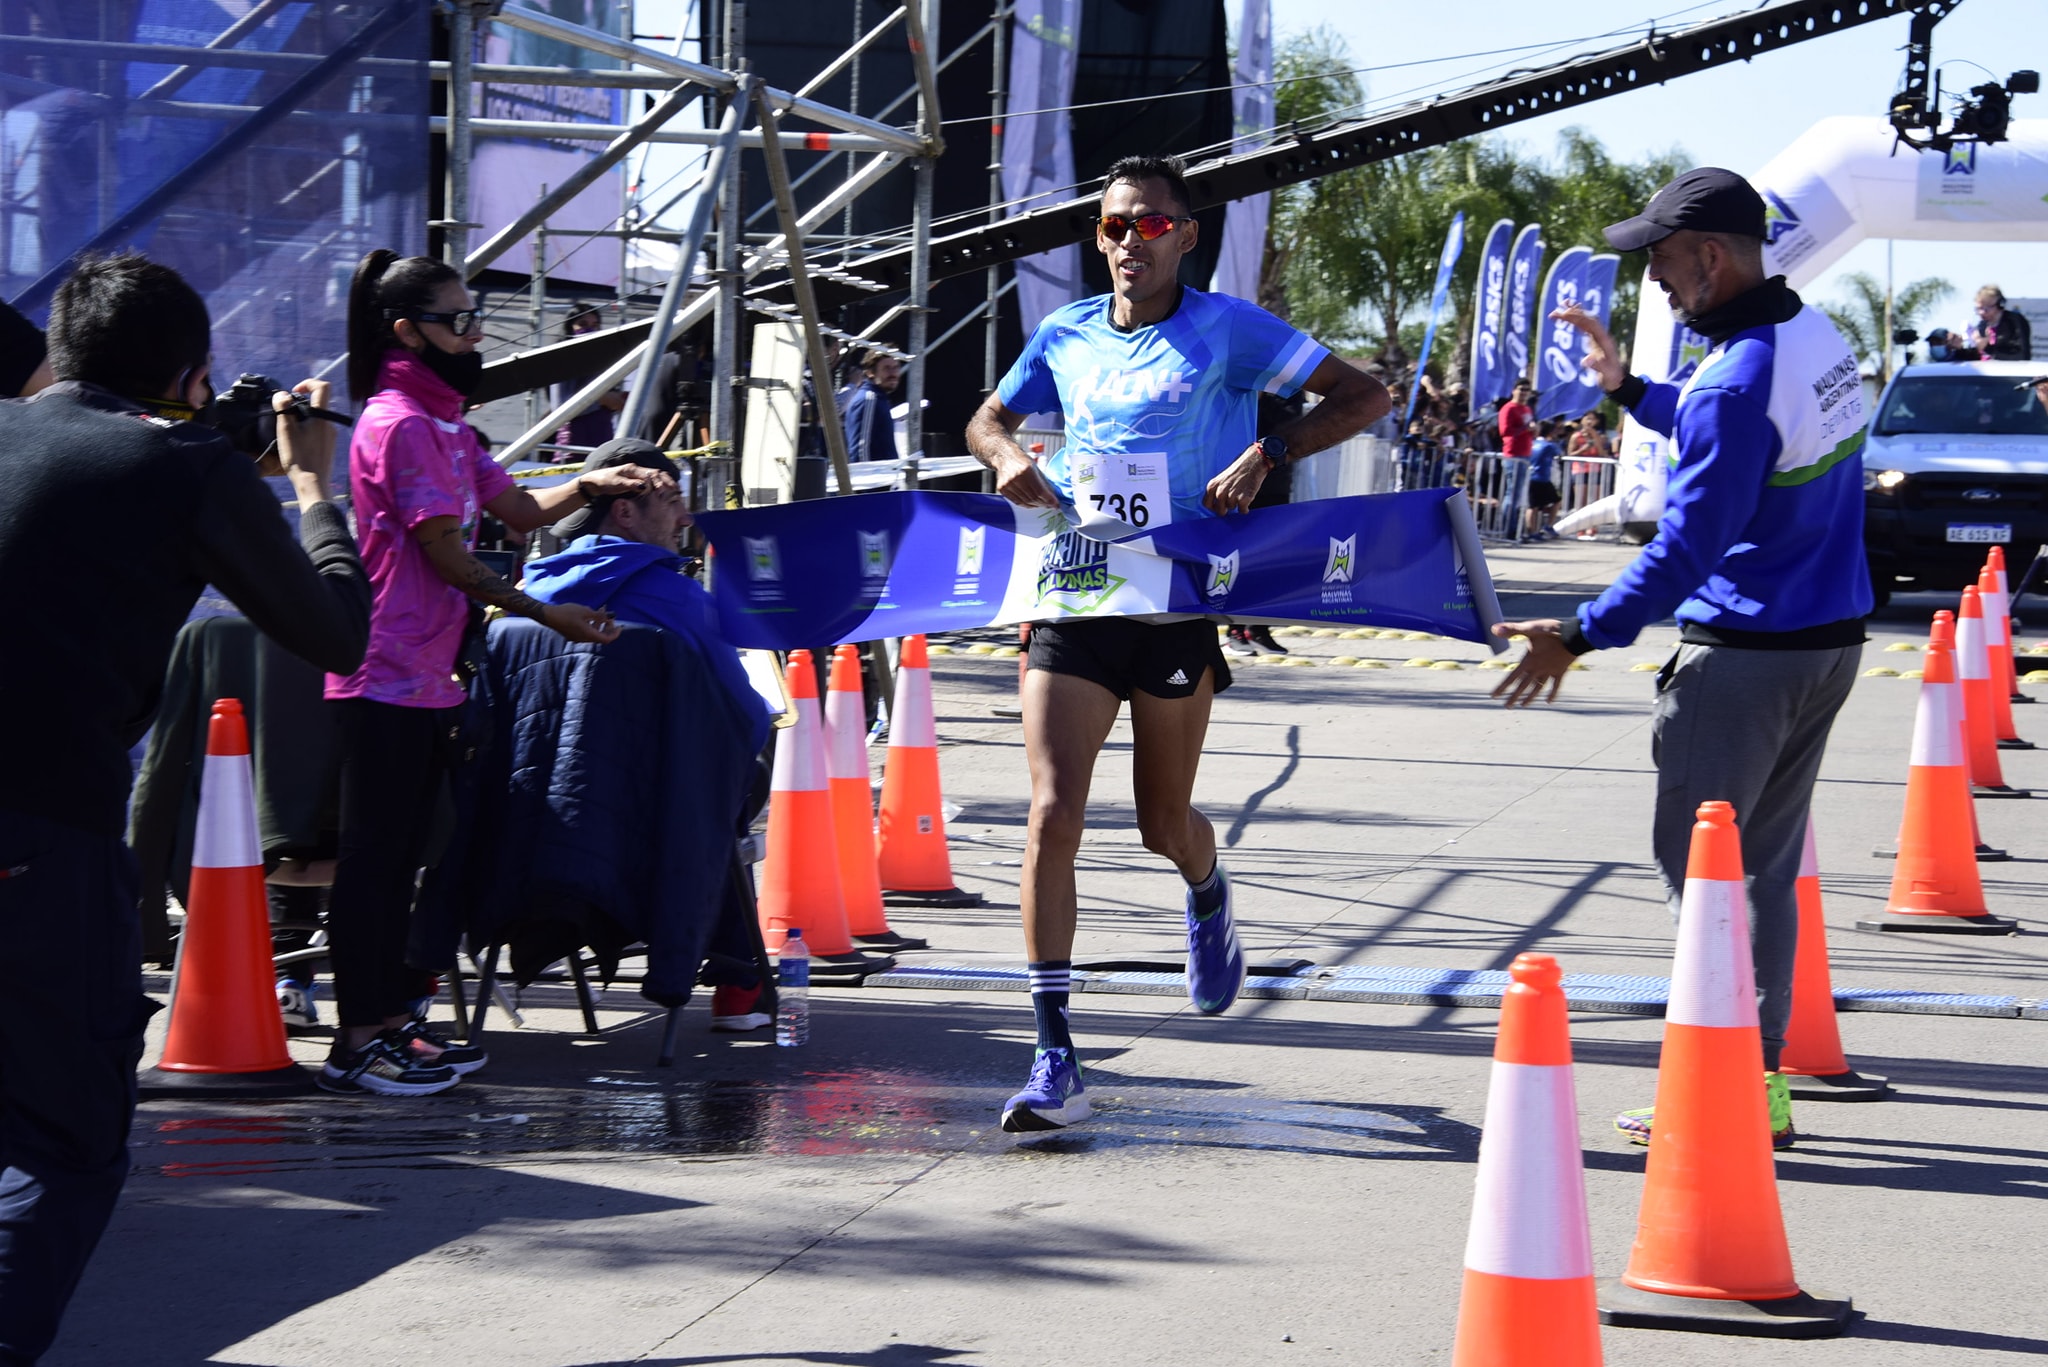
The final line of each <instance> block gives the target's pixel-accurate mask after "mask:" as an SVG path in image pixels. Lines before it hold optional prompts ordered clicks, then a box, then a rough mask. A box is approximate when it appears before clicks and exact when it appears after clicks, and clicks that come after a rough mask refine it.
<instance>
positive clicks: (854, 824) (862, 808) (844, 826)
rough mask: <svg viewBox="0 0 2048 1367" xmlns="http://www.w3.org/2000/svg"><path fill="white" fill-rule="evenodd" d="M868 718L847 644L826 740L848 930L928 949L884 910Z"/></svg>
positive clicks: (837, 658)
mask: <svg viewBox="0 0 2048 1367" xmlns="http://www.w3.org/2000/svg"><path fill="white" fill-rule="evenodd" d="M867 721H868V716H867V701H866V698H865V695H863V694H862V692H861V686H860V647H859V646H854V645H844V646H841V647H839V648H838V649H837V650H835V651H833V652H832V680H831V687H830V688H828V689H827V690H826V692H825V743H826V773H827V776H828V778H829V780H830V784H831V789H832V828H833V836H834V838H835V840H836V842H837V844H838V849H839V889H840V892H841V893H842V894H843V896H844V898H845V901H846V929H847V931H848V932H849V933H850V934H851V935H852V937H853V938H854V940H856V941H858V942H859V943H861V944H864V945H877V946H882V947H885V948H888V949H923V948H925V941H923V940H913V939H911V938H909V937H908V936H904V935H898V934H897V933H896V932H895V931H893V930H891V929H889V918H888V915H887V914H886V913H885V912H884V911H883V910H882V884H881V880H880V879H879V878H878V877H877V876H876V874H875V791H874V783H873V780H872V779H870V778H869V777H868V726H867Z"/></svg>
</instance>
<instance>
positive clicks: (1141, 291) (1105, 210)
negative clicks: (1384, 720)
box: [967, 157, 1389, 1131]
mask: <svg viewBox="0 0 2048 1367" xmlns="http://www.w3.org/2000/svg"><path fill="white" fill-rule="evenodd" d="M1191 207H1192V204H1191V201H1190V199H1189V196H1188V188H1187V185H1186V183H1185V182H1184V181H1183V180H1182V179H1181V165H1180V162H1179V161H1178V160H1175V159H1172V158H1162V157H1126V158H1124V159H1123V160H1122V161H1119V162H1117V163H1116V164H1115V165H1114V166H1112V167H1110V168H1109V174H1108V175H1107V176H1105V177H1104V180H1103V194H1102V219H1101V222H1100V223H1099V224H1098V225H1097V230H1096V235H1095V248H1096V250H1097V251H1099V252H1101V253H1102V254H1103V255H1104V256H1105V257H1107V258H1108V259H1109V271H1110V279H1111V283H1112V286H1113V292H1112V293H1110V294H1106V295H1096V296H1095V297H1094V298H1092V299H1083V300H1080V301H1079V302H1077V303H1073V304H1069V305H1067V306H1066V307H1064V308H1061V309H1058V310H1056V311H1055V312H1053V313H1052V314H1050V315H1048V316H1047V317H1046V319H1045V321H1043V322H1042V323H1040V324H1039V325H1038V329H1037V331H1036V332H1034V333H1033V334H1032V336H1031V340H1030V342H1029V343H1028V344H1027V345H1026V346H1025V348H1024V354H1023V355H1022V356H1021V357H1019V358H1018V360H1017V363H1016V364H1015V365H1014V366H1012V367H1011V368H1010V373H1009V374H1008V375H1006V376H1005V377H1004V378H1003V382H1002V384H1001V385H1000V386H999V387H998V388H997V389H996V392H995V393H994V394H992V395H990V396H989V398H988V399H987V401H986V402H984V403H983V404H982V406H981V409H980V411H978V412H977V413H976V414H975V415H974V419H973V421H972V422H970V423H969V424H968V426H967V446H968V449H969V450H971V451H973V452H974V454H975V455H976V456H978V457H980V459H981V460H982V462H983V463H984V464H986V465H988V466H989V467H991V468H992V469H993V470H994V471H995V473H996V489H997V491H998V492H999V493H1001V494H1002V495H1003V496H1004V497H1005V498H1007V499H1009V500H1010V501H1011V502H1013V503H1017V504H1021V505H1023V506H1025V507H1035V508H1053V507H1057V506H1059V505H1060V504H1061V503H1063V502H1064V503H1067V504H1070V505H1076V506H1077V511H1078V515H1079V517H1080V529H1081V531H1082V532H1083V533H1086V534H1093V535H1096V536H1100V537H1103V538H1105V539H1108V538H1113V537H1116V536H1121V535H1126V534H1129V533H1130V532H1132V531H1134V530H1138V529H1143V528H1146V527H1158V526H1162V525H1164V524H1166V523H1168V522H1175V521H1186V520H1188V519H1190V518H1198V517H1214V516H1217V515H1219V514H1223V513H1234V512H1243V511H1245V510H1246V509H1248V508H1249V507H1250V506H1251V502H1252V499H1253V497H1254V496H1255V495H1256V494H1257V493H1258V491H1259V486H1260V484H1261V483H1263V482H1264V481H1265V478H1266V476H1267V474H1268V473H1269V472H1271V471H1273V470H1275V469H1278V468H1279V467H1280V466H1281V465H1283V464H1285V463H1286V462H1287V461H1288V460H1289V459H1292V458H1296V457H1300V456H1305V455H1308V454H1309V453H1310V452H1313V451H1319V450H1322V449H1323V448H1324V447H1326V446H1331V445H1334V444H1335V443H1337V442H1339V441H1342V440H1343V439H1344V438H1346V437H1349V436H1351V435H1352V434H1353V433H1356V432H1357V431H1359V430H1360V429H1361V428H1363V427H1365V426H1366V424H1368V423H1370V422H1372V421H1373V420H1374V419H1376V418H1378V417H1379V416H1380V415H1381V414H1383V413H1385V412H1386V411H1387V409H1388V407H1389V401H1388V399H1387V392H1386V390H1385V389H1384V388H1383V387H1382V386H1381V385H1380V383H1379V381H1377V380H1375V379H1373V378H1372V377H1370V376H1368V375H1366V374H1365V373H1364V372H1362V371H1360V370H1357V369H1355V368H1353V367H1352V366H1350V365H1349V364H1347V363H1346V362H1344V361H1342V360H1340V359H1339V358H1337V357H1335V356H1333V355H1331V354H1330V352H1329V351H1328V350H1327V349H1326V348H1324V347H1323V346H1321V345H1319V344H1318V343H1317V342H1316V341H1315V340H1314V339H1313V338H1311V337H1308V336H1305V335H1303V334H1302V333H1300V332H1297V331H1295V330H1294V329H1293V328H1291V327H1289V326H1288V325H1287V324H1285V323H1283V322H1281V321H1280V320H1279V319H1278V318H1275V317H1274V316H1273V315H1272V314H1270V313H1267V312H1266V311H1265V310H1264V309H1261V308H1257V307H1255V306H1254V305H1251V304H1247V303H1245V302H1243V301H1242V300H1239V299H1233V298H1231V297H1230V296H1228V295H1222V294H1204V293H1202V292H1201V291H1199V290H1193V289H1189V288H1187V287H1186V286H1184V285H1182V284H1181V283H1180V282H1179V279H1178V274H1179V266H1180V259H1181V257H1183V256H1185V255H1186V254H1187V253H1188V252H1189V251H1190V250H1192V249H1193V247H1194V245H1195V238H1196V226H1195V220H1194V219H1193V217H1191V216H1190V212H1189V211H1190V209H1191ZM1304 388H1305V389H1308V390H1310V391H1311V392H1313V393H1316V394H1319V395H1321V396H1322V397H1323V402H1321V403H1320V404H1318V405H1316V406H1315V407H1313V408H1311V409H1309V410H1308V411H1307V412H1306V413H1304V414H1303V415H1302V416H1301V417H1298V418H1296V419H1294V420H1293V421H1291V422H1287V423H1283V424H1282V425H1281V426H1280V427H1279V428H1278V430H1276V431H1275V432H1273V433H1272V434H1271V435H1269V436H1267V437H1264V438H1262V439H1260V440H1258V441H1253V440H1252V436H1253V423H1254V420H1255V417H1256V414H1257V407H1258V397H1259V395H1260V394H1261V393H1266V394H1275V395H1279V396H1281V397H1286V396H1288V395H1291V394H1293V393H1295V392H1296V391H1298V390H1301V389H1304ZM1055 406H1056V407H1058V408H1059V410H1060V411H1061V413H1063V414H1064V415H1065V418H1066V431H1067V444H1066V447H1065V449H1063V450H1061V451H1059V452H1057V453H1056V454H1055V455H1054V456H1053V457H1052V458H1051V459H1050V460H1049V461H1047V463H1046V465H1045V467H1044V469H1043V470H1041V469H1040V468H1039V467H1038V466H1037V465H1035V464H1033V462H1032V460H1031V457H1030V456H1028V455H1026V454H1025V453H1024V450H1023V448H1021V447H1020V446H1018V445H1017V442H1016V440H1015V438H1014V437H1013V435H1012V434H1013V433H1014V432H1015V431H1016V430H1017V426H1018V424H1019V423H1021V422H1022V421H1023V420H1024V418H1025V416H1026V415H1027V414H1031V413H1038V412H1047V411H1050V410H1051V409H1053V408H1054V407H1055ZM1077 489H1079V490H1080V491H1081V497H1079V498H1078V499H1077V498H1076V497H1075V493H1076V490H1077ZM1027 665H1028V672H1027V673H1026V675H1025V681H1024V700H1023V701H1024V749H1025V755H1026V757H1027V759H1028V761H1029V763H1030V767H1031V823H1030V828H1029V833H1028V836H1027V839H1026V844H1025V852H1024V878H1023V888H1022V901H1023V913H1024V948H1025V952H1026V954H1027V955H1028V956H1029V958H1030V967H1031V1005H1032V1010H1033V1012H1034V1014H1035V1015H1036V1016H1037V1019H1038V1051H1037V1054H1036V1058H1035V1062H1034V1064H1033V1067H1032V1070H1031V1080H1030V1081H1029V1082H1028V1083H1027V1084H1026V1085H1025V1088H1024V1090H1023V1091H1021V1092H1019V1093H1018V1094H1017V1095H1016V1096H1013V1097H1011V1098H1010V1101H1009V1104H1008V1105H1007V1106H1005V1107H1004V1108H1003V1128H1004V1129H1005V1130H1011V1131H1020V1130H1046V1129H1056V1128H1058V1127H1060V1126H1064V1125H1070V1124H1072V1123H1074V1122H1075V1121H1077V1120H1083V1119H1086V1118H1087V1116H1088V1114H1089V1106H1088V1099H1087V1095H1086V1092H1085V1089H1084V1087H1083V1084H1082V1078H1081V1068H1080V1064H1079V1063H1078V1061H1077V1060H1076V1059H1075V1057H1074V1041H1073V1038H1072V1036H1071V1035H1070V1034H1069V1033H1068V1026H1067V991H1068V982H1069V974H1070V972H1071V970H1072V968H1073V952H1074V949H1073V947H1074V920H1075V897H1074V857H1075V855H1076V854H1077V853H1079V851H1080V847H1081V831H1082V826H1083V821H1084V816H1085V812H1086V808H1087V804H1088V785H1089V781H1090V779H1091V777H1092V776H1093V772H1094V768H1095V757H1096V755H1097V753H1099V752H1100V751H1101V749H1102V743H1103V741H1104V740H1105V739H1107V737H1108V735H1109V728H1110V726H1111V725H1112V724H1113V723H1114V722H1115V721H1116V715H1117V709H1118V707H1119V706H1120V705H1121V704H1122V703H1123V702H1124V701H1128V702H1129V703H1130V704H1131V733H1132V735H1131V739H1132V760H1133V765H1134V768H1135V770H1136V773H1135V775H1134V787H1135V790H1136V791H1135V797H1136V800H1137V808H1138V831H1139V834H1140V836H1141V837H1142V838H1143V840H1144V842H1145V848H1146V849H1148V850H1151V851H1152V852H1153V853H1155V854H1162V855H1165V856H1166V857H1167V858H1168V859H1170V860H1172V861H1173V863H1174V866H1175V867H1176V868H1178V869H1179V870H1180V873H1181V877H1182V878H1184V879H1186V880H1187V884H1188V899H1187V918H1188V995H1189V996H1190V997H1192V998H1193V999H1194V1003H1195V1009H1196V1010H1198V1011H1201V1012H1203V1013H1205V1014H1208V1015H1214V1014H1216V1013H1218V1012H1220V1011H1223V1010H1225V1009H1226V1008H1228V1007H1229V1005H1230V1004H1231V1002H1232V1001H1234V1000H1235V999H1236V997H1237V991H1238V988H1239V987H1240V986H1242V985H1243V983H1244V955H1243V952H1242V951H1241V950H1240V949H1239V947H1238V942H1237V931H1236V928H1235V927H1234V926H1233V924H1232V922H1231V915H1230V884H1229V882H1228V880H1227V878H1226V876H1225V874H1224V872H1223V869H1222V867H1221V866H1220V865H1218V864H1217V862H1216V834H1215V831H1214V830H1213V829H1212V828H1211V827H1210V825H1209V820H1208V818H1207V817H1205V816H1203V815H1202V814H1201V813H1200V812H1199V811H1197V810H1195V808H1194V807H1193V805H1192V804H1191V799H1192V797H1193V794H1194V786H1195V766H1196V764H1197V763H1198V762H1199V761H1200V759H1201V756H1202V741H1203V737H1204V735H1205V734H1206V732H1207V730H1208V726H1209V702H1210V699H1211V697H1212V696H1213V695H1214V694H1215V693H1217V692H1219V691H1221V690H1222V689H1224V688H1226V687H1228V686H1229V683H1230V669H1229V666H1228V665H1226V664H1225V663H1224V661H1223V654H1222V651H1221V650H1220V649H1219V648H1218V646H1217V641H1216V626H1215V623H1213V622H1212V621H1210V620H1208V619H1207V618H1203V617H1196V616H1188V615H1181V614H1161V615H1157V616H1153V617H1147V618H1128V617H1102V618H1086V619H1080V620H1073V621H1062V622H1046V623H1040V624H1039V625H1038V626H1037V627H1035V628H1034V629H1033V631H1032V633H1031V649H1030V654H1029V657H1028V660H1027Z"/></svg>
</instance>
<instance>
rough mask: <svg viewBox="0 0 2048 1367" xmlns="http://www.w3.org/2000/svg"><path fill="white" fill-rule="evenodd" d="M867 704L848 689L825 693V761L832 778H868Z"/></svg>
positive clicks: (864, 779)
mask: <svg viewBox="0 0 2048 1367" xmlns="http://www.w3.org/2000/svg"><path fill="white" fill-rule="evenodd" d="M867 720H868V719H867V707H866V705H865V700H864V699H863V698H862V696H861V695H860V694H859V693H856V692H854V691H853V690H852V689H846V688H835V689H833V690H832V691H831V692H829V693H827V694H826V695H825V764H826V773H827V775H828V776H829V777H832V778H857V779H859V780H860V781H861V782H863V783H868V782H871V781H872V775H870V774H869V773H868V746H867Z"/></svg>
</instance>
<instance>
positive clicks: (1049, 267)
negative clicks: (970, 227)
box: [1003, 0, 1081, 337]
mask: <svg viewBox="0 0 2048 1367" xmlns="http://www.w3.org/2000/svg"><path fill="white" fill-rule="evenodd" d="M1080 40H1081V0H1017V8H1016V18H1015V20H1014V21H1013V24H1012V27H1011V30H1010V94H1009V107H1010V108H1011V109H1013V110H1016V111H1018V112H1016V113H1013V114H1011V115H1009V116H1008V117H1007V118H1005V119H1004V121H1003V198H1004V199H1005V200H1007V201H1008V202H1009V206H1010V211H1011V212H1012V213H1023V212H1025V211H1026V210H1029V209H1034V208H1037V207H1039V206H1040V205H1044V204H1057V203H1061V202H1063V201H1065V200H1068V199H1071V198H1072V197H1073V193H1074V140H1073V134H1072V129H1071V125H1070V122H1069V117H1070V116H1069V115H1068V113H1067V106H1068V105H1070V104H1072V103H1073V102H1074V67H1075V61H1076V58H1077V55H1078V51H1077V50H1078V47H1079V44H1080ZM1080 297H1081V246H1080V244H1079V243H1068V244H1067V245H1066V246H1064V247H1055V248H1053V249H1052V250H1051V251H1049V252H1040V253H1039V254H1038V255H1037V256H1027V257H1025V258H1024V259H1023V260H1021V261H1019V262H1018V263H1017V318H1018V321H1019V322H1020V323H1021V324H1022V325H1023V328H1024V335H1025V336H1026V337H1029V336H1030V335H1031V333H1032V330H1033V329H1034V328H1036V327H1037V326H1038V324H1039V321H1040V320H1041V319H1043V318H1044V317H1045V315H1046V314H1048V313H1051V312H1052V311H1053V310H1054V309H1056V308H1059V307H1060V306H1061V305H1063V304H1070V303H1072V302H1073V301H1074V300H1076V299H1079V298H1080Z"/></svg>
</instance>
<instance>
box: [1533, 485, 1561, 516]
mask: <svg viewBox="0 0 2048 1367" xmlns="http://www.w3.org/2000/svg"><path fill="white" fill-rule="evenodd" d="M1529 506H1530V507H1531V508H1539V509H1541V508H1555V507H1556V506H1557V486H1556V485H1555V484H1552V483H1551V482H1550V481H1549V480H1547V479H1532V480H1530V481H1529Z"/></svg>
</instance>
